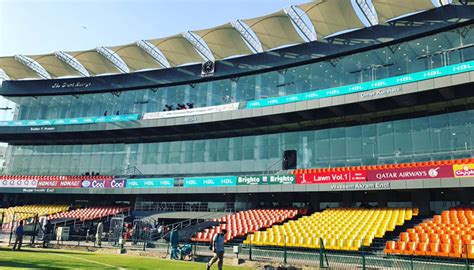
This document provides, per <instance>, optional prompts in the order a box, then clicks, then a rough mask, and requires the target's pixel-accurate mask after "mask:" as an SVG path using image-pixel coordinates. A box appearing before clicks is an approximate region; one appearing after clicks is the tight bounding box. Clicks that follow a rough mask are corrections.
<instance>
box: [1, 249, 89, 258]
mask: <svg viewBox="0 0 474 270" xmlns="http://www.w3.org/2000/svg"><path fill="white" fill-rule="evenodd" d="M3 251H4V252H17V253H35V254H49V253H58V254H71V255H81V256H82V255H87V256H90V255H94V253H93V252H70V251H65V250H61V249H30V248H28V249H21V250H20V251H18V250H12V249H11V248H0V252H3Z"/></svg>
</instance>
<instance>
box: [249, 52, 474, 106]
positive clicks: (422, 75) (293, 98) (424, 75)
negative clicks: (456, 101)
mask: <svg viewBox="0 0 474 270" xmlns="http://www.w3.org/2000/svg"><path fill="white" fill-rule="evenodd" d="M469 71H474V61H467V62H464V63H460V64H455V65H450V66H445V67H440V68H435V69H430V70H425V71H420V72H416V73H411V74H406V75H401V76H396V77H390V78H386V79H380V80H375V81H370V82H365V83H359V84H351V85H345V86H340V87H334V88H328V89H320V90H314V91H310V92H305V93H300V94H294V95H288V96H281V97H273V98H266V99H258V100H253V101H248V102H247V103H246V105H245V108H246V109H254V108H262V107H267V106H273V105H281V104H287V103H293V102H299V101H306V100H313V99H321V98H329V97H335V96H342V95H347V94H352V93H359V92H364V91H370V90H375V89H381V88H386V87H393V86H398V85H403V84H407V83H413V82H418V81H423V80H428V79H434V78H439V77H443V76H448V75H453V74H459V73H464V72H469ZM395 90H397V89H396V88H392V89H391V90H387V91H388V92H391V91H395ZM380 94H384V93H380ZM386 94H388V93H386ZM372 95H377V94H376V93H374V94H368V95H367V96H365V95H364V96H361V97H362V98H364V97H370V96H372Z"/></svg>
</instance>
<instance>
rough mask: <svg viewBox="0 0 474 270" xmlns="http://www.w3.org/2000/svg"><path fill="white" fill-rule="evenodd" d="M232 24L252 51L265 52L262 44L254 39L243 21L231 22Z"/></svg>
mask: <svg viewBox="0 0 474 270" xmlns="http://www.w3.org/2000/svg"><path fill="white" fill-rule="evenodd" d="M230 24H231V25H232V26H233V27H234V28H235V29H236V30H237V31H239V32H240V35H241V36H242V37H243V38H244V40H245V41H246V42H247V43H248V44H249V45H250V47H251V48H252V50H254V51H255V52H257V53H259V52H263V48H262V44H261V43H260V41H259V40H258V38H257V37H254V36H253V35H252V34H251V33H250V31H249V29H248V26H246V25H245V24H244V23H243V22H242V21H241V20H236V21H232V22H230Z"/></svg>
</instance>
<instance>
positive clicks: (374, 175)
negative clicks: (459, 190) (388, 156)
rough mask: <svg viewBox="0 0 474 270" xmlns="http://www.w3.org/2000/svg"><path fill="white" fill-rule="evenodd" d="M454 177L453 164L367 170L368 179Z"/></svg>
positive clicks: (390, 179)
mask: <svg viewBox="0 0 474 270" xmlns="http://www.w3.org/2000/svg"><path fill="white" fill-rule="evenodd" d="M452 177H454V174H453V168H452V167H451V166H446V165H441V166H423V167H413V168H395V169H384V170H371V171H367V180H368V181H392V180H416V179H431V178H452Z"/></svg>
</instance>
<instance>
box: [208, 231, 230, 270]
mask: <svg viewBox="0 0 474 270" xmlns="http://www.w3.org/2000/svg"><path fill="white" fill-rule="evenodd" d="M226 233H227V230H225V229H224V230H222V232H221V233H218V234H216V235H214V237H213V239H212V242H211V248H212V251H214V257H212V259H211V260H210V261H209V262H208V263H207V270H210V269H211V266H212V265H213V264H214V263H215V262H216V261H218V262H217V269H218V270H222V264H224V240H225V234H226Z"/></svg>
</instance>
